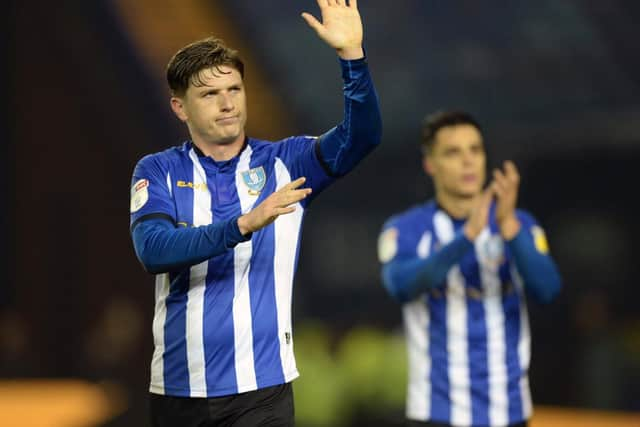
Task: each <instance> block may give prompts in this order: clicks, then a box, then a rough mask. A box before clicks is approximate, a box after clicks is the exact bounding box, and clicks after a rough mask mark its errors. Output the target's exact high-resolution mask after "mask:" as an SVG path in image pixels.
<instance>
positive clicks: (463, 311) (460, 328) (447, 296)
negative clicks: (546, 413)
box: [379, 201, 559, 426]
mask: <svg viewBox="0 0 640 427" xmlns="http://www.w3.org/2000/svg"><path fill="white" fill-rule="evenodd" d="M494 210H495V206H492V209H491V215H490V218H492V219H491V220H490V222H489V225H488V226H487V227H486V228H485V229H484V230H483V231H482V233H481V234H480V235H479V236H478V238H477V239H476V240H475V241H474V242H470V241H468V240H466V238H465V237H464V236H463V235H462V227H463V225H464V221H463V220H456V219H454V218H452V217H451V216H449V215H448V214H447V213H446V212H444V211H443V210H442V209H440V208H439V207H438V205H437V204H436V203H435V202H433V201H431V202H428V203H425V204H423V205H419V206H417V207H414V208H412V209H410V210H408V211H406V212H404V213H402V214H400V215H397V216H394V217H392V218H391V219H390V220H389V221H388V222H387V223H386V224H385V226H384V227H383V231H382V233H381V236H380V240H379V255H380V260H381V262H383V279H384V282H385V286H386V287H387V289H389V291H390V292H391V293H392V295H394V296H396V298H398V299H399V300H400V301H401V302H403V303H404V304H403V307H402V309H403V317H404V325H405V332H406V338H407V346H408V355H409V384H408V394H407V409H406V414H407V417H408V418H409V419H413V420H418V421H427V420H430V421H435V422H442V423H447V424H451V425H454V426H507V425H510V424H514V423H519V422H522V421H523V420H526V419H528V418H529V417H530V416H531V413H532V402H531V395H530V390H529V383H528V376H527V373H528V369H529V359H530V354H531V351H530V345H531V343H530V341H531V340H530V331H529V320H528V316H527V309H526V301H525V286H526V284H525V283H524V281H523V278H522V275H521V273H520V272H519V270H518V267H517V265H516V262H515V260H514V253H513V246H511V243H509V244H505V242H504V240H503V238H502V237H501V236H500V233H499V230H498V227H497V224H496V223H495V220H493V217H494V215H493V212H494ZM517 216H518V219H519V220H520V222H521V224H522V227H521V231H520V233H519V235H520V234H522V235H521V236H520V237H518V238H519V239H521V240H523V239H524V240H525V243H526V244H528V243H531V246H532V251H533V252H536V254H537V255H534V257H535V256H538V255H539V257H540V259H541V260H542V264H540V265H542V268H541V269H542V270H547V271H548V274H547V276H545V277H549V278H550V281H551V282H553V283H550V284H549V286H550V287H553V293H554V294H555V292H557V289H559V275H557V271H556V270H555V265H554V264H553V263H552V261H551V260H550V258H549V257H548V255H547V253H546V251H547V248H546V240H544V234H541V233H543V232H542V229H541V228H540V227H539V226H538V225H537V224H536V223H535V220H534V219H533V218H532V217H531V216H530V215H529V214H527V213H526V212H524V211H517ZM528 235H530V239H529V237H528ZM447 245H450V246H449V248H450V249H451V248H452V245H453V246H457V248H455V249H454V250H455V251H458V256H457V258H458V259H456V260H455V261H454V262H450V263H449V266H447V269H446V271H445V274H443V275H442V277H441V283H431V284H426V283H422V284H421V286H422V289H421V291H419V292H417V293H415V294H414V295H411V296H410V297H407V298H404V299H403V298H399V297H398V296H399V295H400V294H401V293H400V292H398V289H399V288H401V287H402V286H404V285H405V283H409V282H410V280H414V279H415V277H417V276H419V275H418V274H416V272H417V271H418V270H412V274H411V275H410V276H412V277H409V275H408V274H407V272H406V269H405V270H404V271H403V267H404V266H407V265H409V264H411V263H414V264H416V265H419V264H420V263H422V265H424V264H425V263H426V261H427V260H428V259H429V257H430V256H431V255H434V254H437V253H438V252H439V251H440V250H441V249H442V248H445V247H446V246H447ZM516 250H518V249H516ZM547 258H549V259H547ZM547 261H548V262H547ZM410 268H413V267H410ZM541 274H544V273H541ZM403 276H404V277H403ZM405 279H407V280H405ZM422 280H423V281H424V280H425V278H424V277H422Z"/></svg>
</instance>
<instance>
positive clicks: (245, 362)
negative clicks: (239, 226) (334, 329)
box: [233, 145, 258, 393]
mask: <svg viewBox="0 0 640 427" xmlns="http://www.w3.org/2000/svg"><path fill="white" fill-rule="evenodd" d="M251 153H252V150H251V147H250V146H249V145H247V147H246V148H245V149H244V151H243V152H242V154H241V155H240V159H238V165H237V167H236V189H237V191H238V198H239V199H240V209H241V210H242V213H243V214H244V213H247V212H249V211H250V210H251V208H253V204H254V203H255V201H256V199H257V197H258V196H257V195H250V194H249V191H248V188H247V186H246V185H245V184H244V183H243V180H242V172H244V171H247V170H249V164H250V162H251ZM252 252H253V247H252V245H251V240H249V241H247V242H242V243H239V244H238V245H236V247H235V249H234V250H233V265H234V297H233V336H234V342H235V364H236V383H237V385H238V393H244V392H245V391H251V390H255V389H257V388H258V384H257V382H256V369H255V361H254V358H253V328H252V316H251V297H250V293H249V270H250V261H251V254H252Z"/></svg>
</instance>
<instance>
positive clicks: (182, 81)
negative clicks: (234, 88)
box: [167, 37, 244, 96]
mask: <svg viewBox="0 0 640 427" xmlns="http://www.w3.org/2000/svg"><path fill="white" fill-rule="evenodd" d="M223 65H226V66H228V67H232V68H235V69H236V70H238V72H240V75H241V76H242V77H244V63H243V62H242V60H241V59H240V56H239V55H238V51H236V50H234V49H231V48H229V47H227V46H226V45H225V44H224V42H223V41H222V40H220V39H217V38H215V37H207V38H206V39H202V40H198V41H195V42H193V43H190V44H188V45H186V46H185V47H183V48H182V49H180V50H179V51H178V52H176V54H175V55H173V58H171V61H169V64H168V65H167V83H169V88H170V89H171V92H172V94H173V95H176V96H182V95H184V93H185V92H186V91H187V88H188V87H189V84H192V85H193V86H204V84H205V83H204V82H203V81H202V77H201V75H200V71H202V70H204V69H208V68H212V67H216V68H218V70H219V67H221V66H223Z"/></svg>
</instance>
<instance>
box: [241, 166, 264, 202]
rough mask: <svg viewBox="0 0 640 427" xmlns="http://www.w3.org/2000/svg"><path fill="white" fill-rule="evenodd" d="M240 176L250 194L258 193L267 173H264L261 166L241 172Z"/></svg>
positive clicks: (262, 186)
mask: <svg viewBox="0 0 640 427" xmlns="http://www.w3.org/2000/svg"><path fill="white" fill-rule="evenodd" d="M241 176H242V181H243V182H244V185H246V186H247V187H248V188H249V194H251V195H252V196H257V195H258V194H260V192H261V191H262V189H263V188H264V184H265V182H266V181H267V175H266V174H265V172H264V168H263V167H262V166H260V167H258V168H253V169H249V170H248V171H244V172H241Z"/></svg>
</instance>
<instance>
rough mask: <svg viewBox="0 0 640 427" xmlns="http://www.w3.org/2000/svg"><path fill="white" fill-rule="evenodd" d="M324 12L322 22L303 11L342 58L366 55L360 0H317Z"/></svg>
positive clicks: (304, 16) (356, 57) (320, 35)
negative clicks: (359, 8) (359, 6)
mask: <svg viewBox="0 0 640 427" xmlns="http://www.w3.org/2000/svg"><path fill="white" fill-rule="evenodd" d="M317 1H318V6H320V13H321V14H322V22H320V21H318V20H317V19H316V18H315V17H314V16H313V15H311V14H309V13H307V12H303V13H302V17H303V18H304V20H305V21H307V24H309V26H310V27H311V28H313V29H314V30H315V31H316V33H318V36H319V37H320V38H321V39H322V40H324V41H325V43H327V44H328V45H329V46H331V47H332V48H334V49H336V50H337V52H338V56H340V57H341V58H342V59H359V58H362V57H364V51H363V50H362V19H361V18H360V13H359V12H358V2H357V1H356V0H350V1H349V2H348V4H347V0H317Z"/></svg>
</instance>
